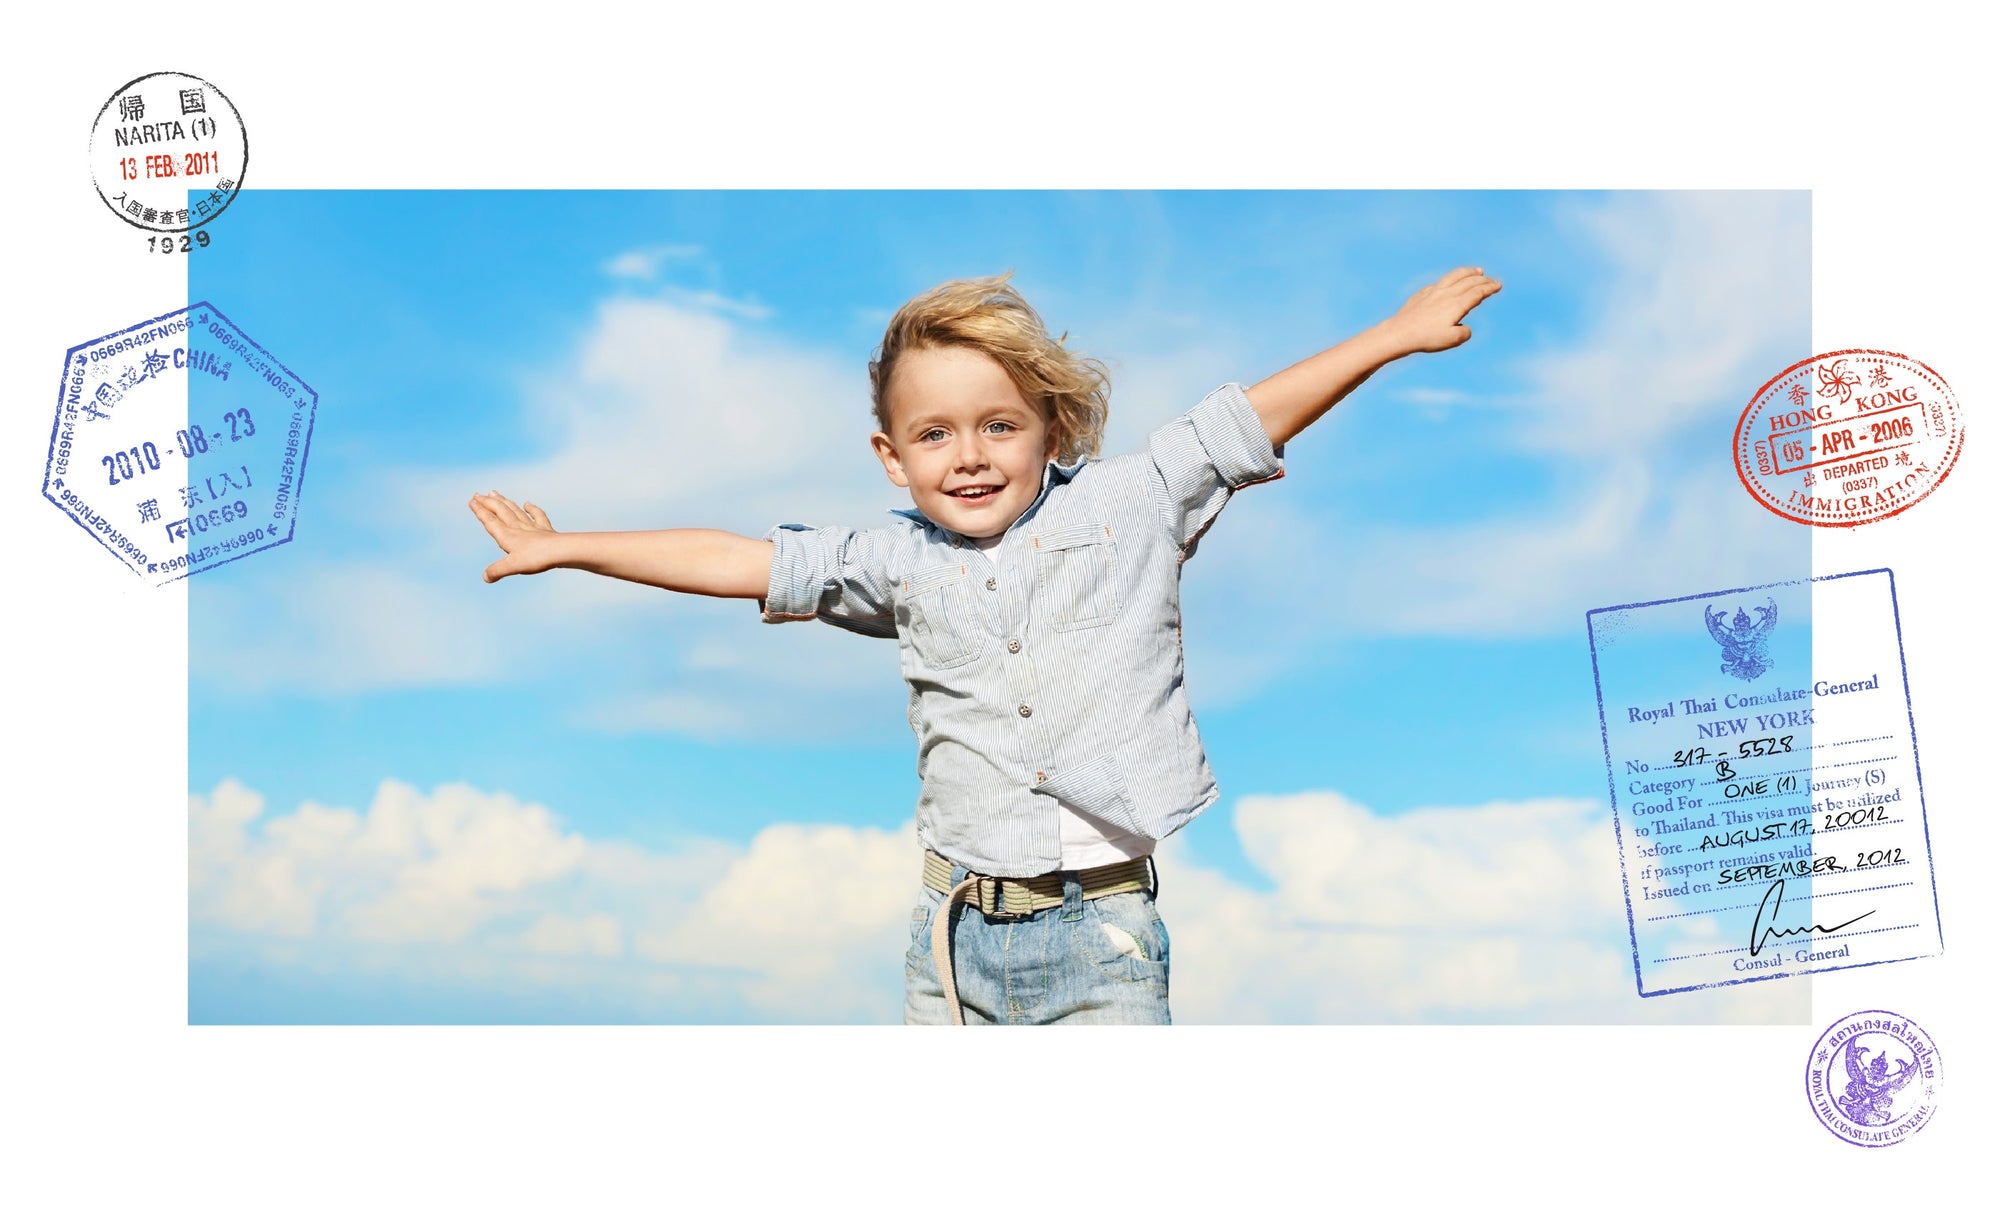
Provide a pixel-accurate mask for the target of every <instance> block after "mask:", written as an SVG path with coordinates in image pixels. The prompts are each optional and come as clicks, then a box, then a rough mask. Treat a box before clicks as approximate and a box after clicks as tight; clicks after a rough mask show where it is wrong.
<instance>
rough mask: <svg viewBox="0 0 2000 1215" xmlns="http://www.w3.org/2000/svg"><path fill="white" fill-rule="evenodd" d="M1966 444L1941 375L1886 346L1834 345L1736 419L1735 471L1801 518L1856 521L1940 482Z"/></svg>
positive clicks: (1893, 509) (1773, 505) (1821, 522)
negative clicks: (1848, 347) (1835, 347)
mask: <svg viewBox="0 0 2000 1215" xmlns="http://www.w3.org/2000/svg"><path fill="white" fill-rule="evenodd" d="M1963 446H1965V423H1964V420H1963V419H1962V418H1961V417H1960V416H1959V411H1958V399H1957V398H1956V397H1954V396H1952V393H1951V387H1950V386H1949V385H1947V384H1946V383H1945V382H1944V377H1943V376H1940V375H1939V374H1938V373H1937V372H1935V371H1932V370H1931V369H1930V368H1928V367H1926V366H1924V365H1923V364H1922V363H1919V362H1918V361H1917V360H1915V359H1913V358H1910V357H1909V356H1908V355H1902V354H1895V353H1892V352H1891V351H1887V350H1836V351H1834V352H1833V353H1831V354H1822V355H1818V356H1816V357H1814V358H1810V359H1807V360H1805V361H1804V362H1801V363H1794V364H1792V365H1791V366H1790V367H1787V368H1785V370H1784V371H1782V372H1780V373H1779V374H1778V375H1777V376H1776V377H1775V378H1773V379H1772V380H1771V382H1770V383H1768V384H1766V385H1764V386H1763V387H1762V388H1760V389H1758V390H1757V395H1756V396H1755V397H1753V398H1751V400H1750V405H1749V407H1748V408H1746V409H1745V410H1744V411H1743V418H1742V420H1741V421H1739V422H1737V423H1736V475H1737V476H1738V477H1739V478H1741V479H1742V481H1743V488H1745V489H1747V490H1749V491H1750V494H1751V496H1752V497H1754V498H1756V499H1757V501H1759V502H1762V503H1763V504H1764V505H1765V506H1766V507H1768V508H1769V509H1770V510H1772V511H1774V512H1776V513H1777V514H1780V515H1783V516H1784V517H1785V518H1787V519H1791V520H1793V521H1795V522H1798V523H1812V524H1817V525H1818V526H1820V527H1855V526H1858V525H1859V524H1863V523H1873V522H1874V521H1875V520H1877V519H1886V518H1888V517H1889V516H1890V515H1894V514H1899V513H1901V512H1903V511H1906V510H1908V509H1909V508H1910V507H1912V506H1915V505H1916V504H1917V503H1918V502H1920V501H1922V500H1923V498H1924V495H1926V494H1928V493H1930V492H1931V490H1933V489H1935V488H1937V486H1938V485H1939V484H1941V483H1942V482H1943V481H1944V479H1945V477H1946V476H1947V475H1949V474H1950V472H1951V468H1952V465H1954V464H1956V463H1957V462H1958V452H1959V449H1960V448H1961V447H1963Z"/></svg>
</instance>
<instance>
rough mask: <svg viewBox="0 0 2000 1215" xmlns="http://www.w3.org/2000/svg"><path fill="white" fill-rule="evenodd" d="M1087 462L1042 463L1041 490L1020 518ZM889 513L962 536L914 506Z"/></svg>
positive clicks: (1069, 479)
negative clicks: (934, 520)
mask: <svg viewBox="0 0 2000 1215" xmlns="http://www.w3.org/2000/svg"><path fill="white" fill-rule="evenodd" d="M1087 463H1089V460H1088V459H1084V460H1078V461H1077V462H1076V463H1074V464H1057V463H1056V462H1055V461H1053V460H1051V461H1049V462H1048V464H1046V465H1044V466H1043V468H1042V492H1041V493H1039V494H1036V495H1035V500H1034V501H1033V502H1031V503H1029V505H1028V509H1027V510H1024V511H1022V512H1021V519H1025V518H1027V517H1028V516H1029V515H1032V514H1034V513H1035V511H1036V510H1037V509H1038V508H1039V507H1040V506H1041V505H1042V502H1043V500H1044V499H1046V498H1047V497H1048V496H1049V491H1050V490H1052V489H1054V488H1055V487H1056V486H1058V485H1067V484H1069V483H1070V481H1071V480H1072V479H1074V478H1075V476H1076V474H1077V473H1079V472H1081V471H1083V466H1084V465H1085V464H1087ZM889 513H890V514H892V515H901V516H902V517H903V518H905V519H908V520H911V521H912V522H915V523H921V524H923V525H924V526H925V527H934V528H936V529H937V530H939V531H941V532H943V533H944V534H945V535H947V536H949V537H951V538H952V539H954V540H957V539H962V538H963V537H962V536H960V535H959V533H957V532H955V531H952V530H951V529H950V528H948V527H946V526H944V525H943V524H941V523H936V522H933V521H932V520H931V518H930V516H928V515H926V514H924V512H922V511H920V510H918V509H917V508H916V507H914V506H912V507H908V508H905V509H902V510H895V509H891V510H890V511H889ZM1021 519H1016V520H1014V522H1015V523H1019V522H1020V521H1021ZM1008 526H1009V530H1011V529H1012V526H1013V525H1012V524H1009V525H1008Z"/></svg>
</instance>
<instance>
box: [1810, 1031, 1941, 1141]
mask: <svg viewBox="0 0 2000 1215" xmlns="http://www.w3.org/2000/svg"><path fill="white" fill-rule="evenodd" d="M1941 1074H1942V1070H1941V1067H1940V1064H1939V1061H1938V1052H1937V1047H1936V1046H1935V1045H1933V1044H1932V1043H1931V1036H1930V1035H1929V1034H1927V1033H1925V1032H1924V1031H1923V1030H1922V1029H1921V1028H1919V1027H1918V1026H1917V1024H1916V1023H1915V1022H1913V1021H1911V1020H1910V1019H1909V1018H1908V1017H1905V1016H1903V1015H1902V1014H1900V1013H1892V1012H1884V1011H1883V1010H1881V1009H1879V1008H1877V1009H1869V1010H1868V1011H1866V1012H1858V1013H1853V1014H1850V1015H1848V1016H1845V1017H1842V1018H1841V1019H1840V1020H1838V1021H1835V1022H1834V1023H1833V1024H1832V1025H1829V1026H1828V1027H1827V1029H1826V1032H1825V1033H1823V1034H1821V1035H1820V1036H1819V1041H1817V1042H1815V1043H1813V1049H1812V1055H1811V1057H1810V1058H1808V1059H1807V1060H1806V1097H1807V1099H1809V1100H1810V1101H1811V1102H1812V1107H1813V1113H1815V1114H1817V1115H1818V1116H1819V1120H1820V1122H1821V1123H1823V1124H1824V1125H1825V1126H1826V1129H1827V1130H1829V1131H1832V1132H1833V1133H1834V1134H1836V1135H1838V1136H1840V1137H1841V1138H1842V1139H1845V1140H1846V1141H1847V1142H1849V1143H1853V1144H1859V1145H1860V1146H1862V1147H1888V1146H1889V1145H1890V1144H1892V1143H1901V1142H1902V1141H1903V1140H1905V1139H1907V1138H1909V1137H1910V1136H1911V1135H1912V1134H1915V1133H1916V1132H1917V1130H1919V1129H1920V1128H1922V1127H1924V1126H1926V1125H1928V1124H1929V1123H1930V1120H1931V1118H1932V1117H1933V1116H1934V1115H1935V1114H1936V1113H1937V1093H1938V1081H1939V1078H1940V1076H1941Z"/></svg>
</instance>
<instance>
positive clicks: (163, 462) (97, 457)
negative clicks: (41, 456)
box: [42, 302, 319, 585]
mask: <svg viewBox="0 0 2000 1215" xmlns="http://www.w3.org/2000/svg"><path fill="white" fill-rule="evenodd" d="M318 403H319V394H318V393H316V392H314V391H313V389H312V387H311V386H310V385H308V384H307V383H306V382H305V381H304V380H302V379H300V378H299V377H298V375H297V374H296V373H295V372H293V371H292V370H291V369H290V368H289V367H286V366H285V365H284V364H283V363H281V362H279V361H278V360H277V358H276V357H274V356H273V355H272V354H271V353H270V352H269V351H267V350H265V349H264V348H263V347H262V346H259V345H258V344H257V343H256V342H255V341H253V340H252V339H251V338H250V336H249V335H248V334H246V333H244V332H243V331H242V330H241V329H239V328H237V326H236V325H235V324H234V323H233V322H231V321H230V319H229V318H228V317H226V316H224V315H223V314H222V313H221V311H220V310H218V309H217V308H216V307H215V306H214V305H212V304H209V303H206V302H203V303H198V304H192V305H189V306H188V307H186V308H180V309H176V310H175V311H173V312H169V313H166V314H165V315H163V316H156V317H154V318H152V319H151V320H148V321H141V322H139V323H138V324H136V325H133V326H130V327H129V328H126V329H121V330H119V331H118V332H116V333H111V334H106V335H105V336H103V337H101V338H97V339H95V340H93V341H89V342H85V343H83V344H82V345H80V346H73V347H71V348H70V350H69V353H68V354H66V355H65V356H64V358H63V369H62V380H61V382H60V383H59V384H58V385H57V387H56V416H55V426H54V428H53V429H52V430H51V431H50V433H49V458H48V465H47V470H46V472H45V474H44V476H43V480H42V496H43V497H45V498H47V499H48V500H49V501H51V502H53V503H55V505H56V506H57V508H59V509H60V510H62V512H63V513H64V514H67V515H68V516H69V517H70V518H71V519H72V520H74V521H75V522H76V524H77V526H79V527H81V528H82V529H83V530H84V531H86V532H88V533H89V534H90V536H91V538H92V539H94V540H96V541H97V542H98V543H99V544H101V545H103V546H104V548H105V549H107V550H108V551H109V552H110V553H111V555H112V556H114V557H116V558H118V560H120V561H122V562H124V563H125V565H126V566H127V567H128V568H130V569H131V570H132V571H133V572H135V573H137V574H138V575H139V576H140V577H141V578H144V579H146V580H147V581H149V582H151V583H153V584H155V585H161V584H165V583H168V582H172V581H174V580H176V579H179V578H185V577H186V576H188V575H189V574H193V573H199V572H201V571H202V570H207V569H213V568H215V567H216V566H220V565H226V564H228V563H229V562H231V561H236V560H239V559H240V558H243V557H247V556H249V555H250V554H252V553H257V552H263V551H264V550H266V549H269V548H273V547H275V546H277V545H280V544H284V543H286V542H287V541H289V540H290V539H291V538H292V534H293V531H294V529H295V528H296V527H297V524H298V512H299V495H300V491H301V490H302V489H303V487H304V484H305V472H306V455H307V453H308V452H309V451H310V449H311V446H312V428H313V415H314V412H315V409H316V407H317V406H318Z"/></svg>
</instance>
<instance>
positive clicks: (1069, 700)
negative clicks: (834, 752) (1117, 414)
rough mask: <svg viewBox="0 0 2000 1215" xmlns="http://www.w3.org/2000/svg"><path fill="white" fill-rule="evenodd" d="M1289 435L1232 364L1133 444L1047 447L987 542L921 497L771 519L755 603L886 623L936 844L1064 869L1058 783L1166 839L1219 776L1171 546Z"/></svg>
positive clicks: (993, 863)
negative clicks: (1206, 746)
mask: <svg viewBox="0 0 2000 1215" xmlns="http://www.w3.org/2000/svg"><path fill="white" fill-rule="evenodd" d="M1283 455H1284V450H1283V448H1279V449H1277V450H1275V451H1274V450H1273V449H1272V446H1271V440H1270V437H1269V436H1268V435H1267V434H1266V433H1265V431H1264V424H1263V422H1262V421H1261V420H1260V419H1259V418H1258V417H1257V414H1256V411H1255V410H1253V409H1252V408H1251V406H1250V400H1249V398H1248V397H1246V396H1245V395H1244V394H1243V389H1242V386H1241V385H1238V384H1233V383H1232V384H1224V385H1223V386H1222V387H1220V388H1218V389H1216V390H1215V391H1214V392H1211V393H1209V394H1208V395H1207V396H1206V397H1204V398H1202V400H1201V403H1200V404H1198V405H1196V406H1195V407H1194V408H1193V409H1191V410H1189V411H1188V412H1187V413H1185V414H1182V415H1181V416H1180V417H1178V418H1175V419H1174V420H1173V421H1171V422H1169V423H1167V424H1166V425H1165V426H1162V427H1161V428H1160V429H1159V430H1157V431H1155V432H1154V433H1153V435H1152V437H1151V438H1150V439H1148V440H1147V443H1146V449H1145V450H1144V451H1142V452H1135V453H1133V454H1131V455H1125V456H1117V457H1114V458H1112V459H1109V460H1086V461H1084V462H1082V463H1080V464H1076V465H1071V466H1062V465H1057V464H1050V465H1049V466H1048V467H1047V468H1046V469H1045V470H1044V472H1043V475H1042V492H1041V495H1040V496H1039V497H1038V498H1036V499H1035V502H1034V504H1033V505H1032V506H1030V507H1029V508H1028V509H1027V510H1026V511H1025V512H1024V513H1023V514H1022V515H1021V517H1020V518H1019V519H1017V520H1015V521H1014V523H1013V525H1012V526H1011V527H1009V528H1008V529H1007V531H1006V533H1005V534H1004V535H1003V537H1002V538H1001V541H1000V544H999V545H998V546H997V547H995V548H993V549H992V550H991V551H982V550H980V549H979V548H978V547H977V546H976V545H975V544H973V543H972V542H971V541H969V540H967V539H966V538H965V537H963V536H961V535H959V534H958V533H956V532H952V531H949V530H947V529H945V528H943V527H940V526H938V525H937V524H935V523H933V522H931V521H930V520H929V519H927V518H925V517H924V515H923V514H922V513H921V512H919V511H916V510H899V511H895V512H893V513H894V514H895V515H897V516H898V518H897V521H896V522H895V523H892V524H890V525H888V526H886V527H878V528H870V529H867V530H856V529H853V528H847V527H823V528H814V527H807V526H806V525H804V524H799V523H786V524H781V525H779V526H778V527H775V528H772V529H771V531H770V532H769V533H767V534H766V536H765V539H767V540H770V541H772V542H773V543H774V544H775V545H776V551H775V552H774V553H773V555H772V560H771V586H770V593H769V595H768V596H767V597H766V599H765V600H764V601H763V602H762V604H761V607H762V608H763V613H764V619H765V620H766V621H770V622H772V623H777V622H781V621H786V620H812V619H819V620H824V621H826V622H827V623H828V624H831V625H836V626H838V627H840V628H844V629H847V630H849V631H851V632H856V633H861V634H863V635H865V636H869V637H893V638H895V639H896V640H897V644H898V648H899V649H900V650H901V656H902V664H903V678H904V680H905V681H906V682H908V684H909V686H910V708H909V716H910V729H912V730H913V731H915V732H916V736H917V776H918V778H919V779H920V780H922V781H923V792H922V794H921V795H920V796H919V798H918V800H917V834H918V835H919V836H920V837H921V838H922V840H923V842H924V844H925V845H926V846H927V847H929V848H931V849H932V850H934V851H936V852H937V853H939V854H940V855H942V856H944V857H947V858H949V859H951V860H953V861H957V862H958V863H959V864H961V865H964V866H965V867H966V868H967V869H970V870H973V871H974V872H978V873H985V874H990V875H993V876H996V877H1032V876H1034V875H1036V874H1040V873H1047V872H1050V871H1051V870H1054V869H1057V868H1060V866H1061V861H1062V839H1061V831H1060V823H1059V819H1058V812H1057V801H1058V799H1060V800H1061V801H1063V802H1067V803H1069V804H1070V805H1072V806H1075V807H1077V808H1078V809H1081V810H1083V811H1084V812H1086V813H1088V814H1091V815H1094V816H1096V817H1097V818H1100V819H1102V820H1104V821H1105V822H1107V823H1110V824H1112V825H1114V826H1117V827H1120V828H1123V829H1124V830H1126V831H1130V832H1133V833H1135V834H1137V835H1141V836H1145V837H1147V838H1149V839H1155V840H1158V839H1164V838H1166V837H1167V836H1168V835H1170V834H1172V833H1173V832H1175V831H1177V830H1179V829H1180V828H1181V827H1183V826H1185V825H1187V823H1188V822H1189V821H1190V820H1192V819H1193V818H1194V816H1195V815H1197V814H1200V813H1201V812H1202V811H1203V810H1206V809H1207V808H1208V807H1209V806H1211V805H1214V804H1215V801H1216V798H1217V797H1218V796H1219V793H1218V791H1217V789H1216V786H1215V776H1214V774H1213V773H1212V772H1210V771H1209V767H1208V757H1207V755H1206V754H1204V753H1203V751H1202V746H1201V737H1200V735H1198V734H1197V733H1196V731H1195V724H1194V714H1193V713H1192V712H1191V711H1190V710H1189V708H1188V702H1187V694H1186V691H1185V690H1184V688H1183V687H1182V683H1181V671H1182V657H1181V635H1180V616H1181V613H1180V573H1181V563H1182V562H1184V561H1186V560H1187V559H1188V558H1189V557H1191V556H1193V555H1194V550H1195V545H1196V544H1197V543H1198V542H1199V541H1200V539H1201V537H1202V533H1204V532H1206V531H1207V530H1208V527H1209V525H1210V524H1212V523H1214V522H1215V518H1216V516H1217V515H1219V514H1220V513H1221V512H1222V508H1223V505H1224V504H1225V503H1227V502H1228V501H1229V495H1230V494H1231V493H1233V492H1234V491H1236V490H1238V489H1241V488H1242V487H1244V486H1246V485H1255V484H1257V483H1259V482H1261V481H1270V480H1273V479H1275V478H1278V477H1282V476H1284V475H1285V470H1284V463H1283V459H1282V457H1283Z"/></svg>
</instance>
